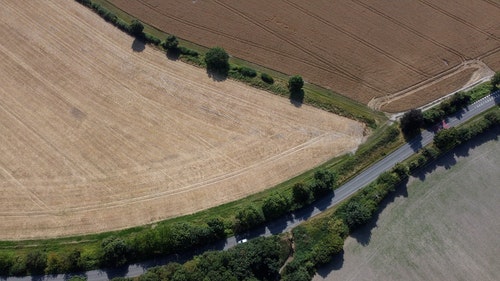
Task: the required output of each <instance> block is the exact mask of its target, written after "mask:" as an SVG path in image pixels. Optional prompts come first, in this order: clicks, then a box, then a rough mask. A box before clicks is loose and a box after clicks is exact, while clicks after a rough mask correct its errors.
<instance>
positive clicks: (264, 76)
mask: <svg viewBox="0 0 500 281" xmlns="http://www.w3.org/2000/svg"><path fill="white" fill-rule="evenodd" d="M260 79H262V81H264V82H266V83H267V84H273V83H274V79H273V77H272V76H271V75H269V74H267V73H262V74H261V75H260Z"/></svg>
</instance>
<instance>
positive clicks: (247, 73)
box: [238, 66, 257, 78]
mask: <svg viewBox="0 0 500 281" xmlns="http://www.w3.org/2000/svg"><path fill="white" fill-rule="evenodd" d="M238 71H239V72H240V73H241V75H243V76H246V77H251V78H253V77H255V76H257V72H256V71H255V70H253V69H252V68H249V67H244V66H243V67H240V68H239V70H238Z"/></svg>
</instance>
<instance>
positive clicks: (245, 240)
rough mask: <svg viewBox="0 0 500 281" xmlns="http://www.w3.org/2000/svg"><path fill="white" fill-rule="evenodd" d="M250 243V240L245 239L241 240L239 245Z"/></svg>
mask: <svg viewBox="0 0 500 281" xmlns="http://www.w3.org/2000/svg"><path fill="white" fill-rule="evenodd" d="M246 242H248V240H247V239H246V238H245V239H241V240H240V241H238V244H242V243H246Z"/></svg>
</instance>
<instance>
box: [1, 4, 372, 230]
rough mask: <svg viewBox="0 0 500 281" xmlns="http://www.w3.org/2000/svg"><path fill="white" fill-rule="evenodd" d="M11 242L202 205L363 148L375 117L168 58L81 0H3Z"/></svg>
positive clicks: (6, 217) (4, 184)
mask: <svg viewBox="0 0 500 281" xmlns="http://www.w3.org/2000/svg"><path fill="white" fill-rule="evenodd" d="M1 4H2V9H0V37H1V38H4V40H2V42H1V43H0V85H1V87H0V118H1V119H0V120H1V122H0V152H1V153H0V188H1V191H2V192H0V239H26V238H40V237H49V236H61V235H71V234H79V233H92V232H100V231H106V230H112V229H120V228H125V227H129V226H134V225H141V224H146V223H150V222H153V221H157V220H161V219H165V218H168V217H173V216H179V215H182V214H188V213H192V212H195V211H198V210H201V209H206V208H209V207H212V206H216V205H219V204H221V203H225V202H228V201H232V200H235V199H238V198H242V197H244V196H247V195H249V194H252V193H256V192H258V191H261V190H264V189H266V188H269V187H270V186H273V185H275V184H278V183H280V182H282V181H284V180H286V179H288V178H290V177H293V176H295V175H297V174H299V173H301V172H303V171H306V170H308V169H310V168H312V167H314V166H316V165H319V164H320V163H322V162H324V161H326V160H328V159H330V158H331V157H333V156H335V155H338V154H340V153H343V152H346V151H350V150H353V149H356V147H357V145H358V144H359V143H360V142H361V140H362V138H363V130H364V126H363V125H362V124H360V123H358V122H355V121H352V120H349V119H346V118H342V117H339V116H336V115H333V114H330V113H327V112H324V111H321V110H318V109H315V108H312V107H309V106H302V107H299V108H298V107H295V106H293V105H292V104H290V102H289V101H288V100H287V99H284V98H280V97H278V96H274V95H270V94H268V93H266V92H263V91H259V90H256V89H253V88H250V87H247V86H245V85H242V84H240V83H236V82H233V81H224V82H216V81H213V80H211V79H210V78H208V77H207V74H206V73H205V71H204V70H202V69H199V68H195V67H192V66H190V65H187V64H184V63H181V62H175V61H170V60H168V59H167V58H166V57H165V55H164V54H163V53H161V52H158V51H155V50H152V49H149V48H148V47H146V48H145V49H144V50H142V52H135V51H134V50H133V49H132V46H134V48H135V49H141V46H140V44H138V43H137V42H133V41H134V40H133V38H131V37H129V36H127V35H125V34H124V33H123V32H121V31H119V30H118V29H116V28H115V27H113V26H111V25H109V24H107V23H105V22H104V21H103V20H101V19H100V18H99V17H98V16H97V15H95V14H94V13H93V12H91V11H90V10H88V9H86V8H84V7H83V6H81V5H79V4H78V3H77V2H75V1H59V0H45V1H30V0H25V1H1Z"/></svg>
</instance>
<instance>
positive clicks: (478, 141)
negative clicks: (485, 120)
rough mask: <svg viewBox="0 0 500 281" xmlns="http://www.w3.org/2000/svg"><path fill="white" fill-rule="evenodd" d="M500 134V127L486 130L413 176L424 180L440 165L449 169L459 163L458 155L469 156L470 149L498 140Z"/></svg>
mask: <svg viewBox="0 0 500 281" xmlns="http://www.w3.org/2000/svg"><path fill="white" fill-rule="evenodd" d="M499 135H500V130H499V129H498V127H496V128H492V129H490V130H488V131H485V132H483V133H482V134H481V135H479V136H476V137H474V138H472V139H471V140H469V141H467V142H466V143H463V144H460V145H458V146H457V147H455V148H454V149H452V150H450V151H448V152H447V153H445V154H443V155H441V156H440V157H439V158H437V159H436V160H434V161H432V162H430V163H429V164H427V165H426V166H424V167H422V168H420V169H418V170H417V171H415V172H414V173H413V176H414V177H417V178H418V179H420V180H422V181H423V180H425V178H426V176H427V175H428V174H431V173H432V172H434V171H435V170H436V169H437V168H439V167H444V168H445V169H447V170H448V169H450V168H451V167H453V166H454V165H455V164H456V163H457V157H466V156H469V151H470V150H471V149H474V148H475V147H477V146H480V145H482V144H484V143H486V142H488V141H498V136H499Z"/></svg>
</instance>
